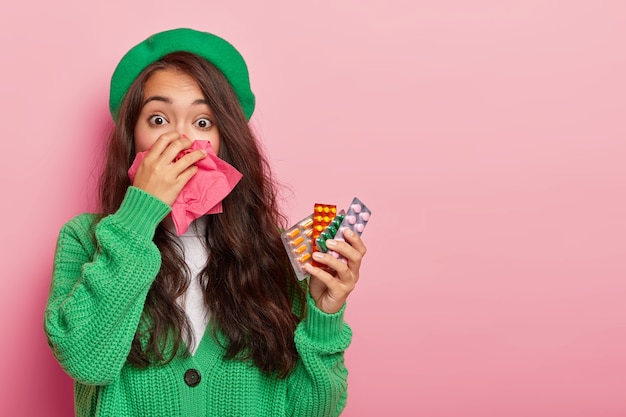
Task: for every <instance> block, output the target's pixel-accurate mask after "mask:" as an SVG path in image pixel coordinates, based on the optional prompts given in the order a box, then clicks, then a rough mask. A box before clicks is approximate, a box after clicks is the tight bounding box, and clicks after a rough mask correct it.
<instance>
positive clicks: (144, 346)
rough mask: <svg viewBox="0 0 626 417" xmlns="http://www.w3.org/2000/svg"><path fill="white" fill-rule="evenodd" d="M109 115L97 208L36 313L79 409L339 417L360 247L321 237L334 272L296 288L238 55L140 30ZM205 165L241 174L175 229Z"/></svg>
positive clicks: (67, 237) (57, 266) (77, 223)
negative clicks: (41, 312) (212, 208)
mask: <svg viewBox="0 0 626 417" xmlns="http://www.w3.org/2000/svg"><path fill="white" fill-rule="evenodd" d="M110 108H111V112H112V115H113V118H114V121H115V129H114V131H113V133H112V135H111V137H110V140H109V146H108V152H107V155H106V165H105V167H104V171H103V174H102V177H101V181H100V200H101V208H102V212H101V213H100V214H97V215H95V214H88V213H85V214H82V215H79V216H77V217H76V218H74V219H72V220H70V221H69V222H68V223H67V224H66V225H65V226H64V227H63V228H62V230H61V232H60V235H59V239H58V243H57V252H56V256H55V261H54V271H53V278H52V283H51V289H50V295H49V299H48V304H47V308H46V313H45V323H44V324H45V330H46V334H47V337H48V340H49V344H50V346H51V348H52V351H53V353H54V354H55V357H56V358H57V360H58V361H59V363H60V364H61V366H62V367H63V368H64V369H65V371H66V372H67V373H68V374H69V375H70V376H71V377H72V378H74V380H75V405H76V415H77V416H195V415H197V416H281V415H289V416H291V415H294V416H335V415H339V414H340V413H341V411H342V409H343V408H344V406H345V402H346V395H347V370H346V368H345V366H344V363H343V353H344V350H345V349H346V348H347V347H348V345H349V343H350V339H351V332H350V329H349V327H348V326H347V324H346V323H345V322H344V321H343V311H344V308H345V301H346V299H347V297H348V295H349V294H350V292H351V291H352V290H353V288H354V286H355V284H356V282H357V280H358V277H359V268H360V264H361V259H362V257H363V255H364V254H365V251H366V248H365V246H364V244H363V242H362V241H361V239H360V238H359V237H358V236H356V235H355V234H354V233H349V232H348V233H346V235H345V236H344V237H345V238H346V242H339V241H333V240H331V241H327V242H326V243H327V245H329V246H330V247H331V248H332V249H333V250H334V251H336V252H338V253H339V254H341V255H343V256H344V257H345V258H346V259H347V263H343V262H341V261H340V260H337V259H335V258H334V257H333V256H330V255H328V254H321V253H317V254H316V255H315V256H316V261H318V262H319V263H321V264H323V265H326V266H327V267H330V268H332V270H333V271H334V273H332V274H331V273H328V272H325V271H323V270H322V269H321V268H316V267H312V266H307V268H308V270H307V271H308V272H309V273H310V275H311V277H310V281H309V282H308V283H307V282H306V281H305V282H303V283H299V282H298V281H297V280H296V279H295V276H294V272H293V270H292V269H291V266H290V263H289V259H288V256H287V254H286V252H285V250H284V248H283V246H282V242H281V238H280V229H279V227H283V228H284V227H285V218H284V216H283V215H282V214H281V213H280V212H279V209H278V207H277V205H276V193H277V191H276V186H275V184H274V182H273V181H272V177H271V173H270V169H269V166H268V164H267V161H266V159H265V158H264V157H263V155H262V153H261V152H260V150H259V146H258V144H257V143H256V140H255V138H254V137H253V135H252V133H251V131H250V129H249V127H248V124H247V122H248V120H249V118H250V116H251V115H252V112H253V110H254V95H253V93H252V91H251V90H250V86H249V79H248V71H247V67H246V64H245V62H244V60H243V58H242V57H241V55H240V54H239V53H238V52H237V50H236V49H235V48H234V47H233V46H232V45H230V44H229V43H228V42H227V41H225V40H224V39H221V38H219V37H217V36H215V35H212V34H209V33H205V32H199V31H195V30H192V29H174V30H170V31H165V32H161V33H158V34H156V35H153V36H151V37H150V38H148V39H146V40H145V41H143V42H141V43H140V44H138V45H137V46H135V47H134V48H132V49H131V50H130V51H129V52H128V53H127V54H126V55H125V56H124V57H123V58H122V60H121V61H120V63H119V64H118V66H117V68H116V70H115V72H114V74H113V77H112V80H111V96H110ZM198 144H204V146H199V145H198ZM205 159H213V160H214V161H215V162H216V163H220V161H221V162H224V163H226V165H228V166H229V167H230V168H229V169H232V170H233V171H234V172H238V173H240V180H239V181H238V182H237V183H236V185H235V186H234V187H233V188H232V190H230V192H229V193H228V194H227V195H226V196H225V197H224V198H223V199H222V200H221V201H220V206H221V207H220V209H219V210H217V212H216V213H217V214H207V215H203V216H201V217H199V218H198V219H196V220H195V221H193V222H192V223H191V225H190V227H189V229H188V230H187V231H186V232H185V233H182V234H181V235H180V236H179V235H178V231H179V230H178V229H177V228H176V227H174V226H175V225H174V223H173V219H172V205H173V204H174V203H175V201H177V199H178V198H179V196H180V195H181V191H182V190H184V189H185V186H186V185H187V184H189V183H190V181H192V179H193V178H194V177H198V178H199V168H198V165H199V163H200V162H201V161H203V160H205ZM133 162H135V166H137V170H136V173H134V175H133V180H132V183H131V179H130V177H129V174H128V171H129V167H131V165H133ZM208 192H209V193H210V192H212V189H211V190H208ZM301 284H302V285H301ZM306 284H308V285H306Z"/></svg>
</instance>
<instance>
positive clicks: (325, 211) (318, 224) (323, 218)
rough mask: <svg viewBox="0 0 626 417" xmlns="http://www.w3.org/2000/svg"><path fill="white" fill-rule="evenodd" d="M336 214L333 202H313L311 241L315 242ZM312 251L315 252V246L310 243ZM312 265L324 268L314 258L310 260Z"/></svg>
mask: <svg viewBox="0 0 626 417" xmlns="http://www.w3.org/2000/svg"><path fill="white" fill-rule="evenodd" d="M336 215H337V206H335V205H334V204H321V203H315V205H314V206H313V235H312V236H311V242H313V243H314V242H315V241H316V240H317V238H318V237H319V236H320V234H321V233H322V232H323V231H324V229H325V228H326V227H327V226H328V225H329V224H330V222H332V221H333V220H334V219H335V216H336ZM311 248H312V249H313V252H317V250H318V249H317V247H316V246H315V245H312V246H311ZM311 263H312V264H313V266H317V267H318V268H324V269H326V265H323V264H321V263H319V262H316V261H315V259H313V260H312V261H311Z"/></svg>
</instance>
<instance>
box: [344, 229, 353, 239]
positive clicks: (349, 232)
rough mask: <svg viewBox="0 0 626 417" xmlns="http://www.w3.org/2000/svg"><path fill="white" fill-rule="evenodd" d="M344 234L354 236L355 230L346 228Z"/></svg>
mask: <svg viewBox="0 0 626 417" xmlns="http://www.w3.org/2000/svg"><path fill="white" fill-rule="evenodd" d="M343 235H344V236H348V237H352V236H354V232H353V231H352V230H351V229H346V230H344V232H343Z"/></svg>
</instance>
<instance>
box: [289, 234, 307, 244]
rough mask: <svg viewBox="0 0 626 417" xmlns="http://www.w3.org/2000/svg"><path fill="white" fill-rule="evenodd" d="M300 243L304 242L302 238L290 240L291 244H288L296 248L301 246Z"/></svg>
mask: <svg viewBox="0 0 626 417" xmlns="http://www.w3.org/2000/svg"><path fill="white" fill-rule="evenodd" d="M302 242H304V236H300V237H298V238H296V239H294V240H292V241H291V242H289V243H290V244H291V246H298V245H299V244H301V243H302Z"/></svg>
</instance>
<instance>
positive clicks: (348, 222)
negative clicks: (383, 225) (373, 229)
mask: <svg viewBox="0 0 626 417" xmlns="http://www.w3.org/2000/svg"><path fill="white" fill-rule="evenodd" d="M371 215H372V212H371V210H370V209H369V208H367V206H366V205H365V204H363V202H362V201H361V200H359V199H358V198H357V197H354V199H353V200H352V203H350V206H349V207H348V210H347V211H346V215H345V217H344V219H343V221H342V222H341V225H339V229H337V234H335V237H334V239H335V240H345V239H344V238H343V233H344V231H345V230H346V229H350V230H352V231H353V232H354V233H356V234H357V235H359V236H361V234H362V233H363V230H364V229H365V226H367V222H369V220H370V216H371ZM329 253H331V254H332V255H333V256H335V257H336V258H338V259H341V260H343V261H345V258H344V257H343V256H341V255H339V254H338V253H337V252H334V251H329Z"/></svg>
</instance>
